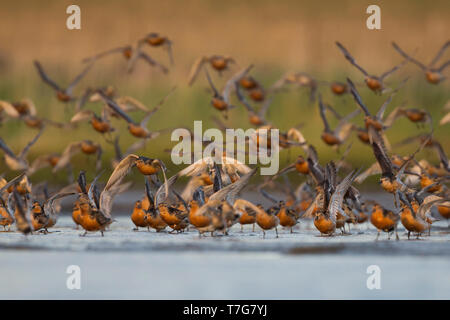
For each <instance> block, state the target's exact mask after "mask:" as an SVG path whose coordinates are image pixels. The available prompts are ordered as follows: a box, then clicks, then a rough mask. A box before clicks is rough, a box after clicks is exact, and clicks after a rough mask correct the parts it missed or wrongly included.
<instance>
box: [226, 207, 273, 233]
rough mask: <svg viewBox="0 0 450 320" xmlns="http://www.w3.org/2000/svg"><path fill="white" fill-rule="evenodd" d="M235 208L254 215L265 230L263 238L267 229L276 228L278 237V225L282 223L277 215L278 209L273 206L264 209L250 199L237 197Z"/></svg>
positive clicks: (242, 212)
mask: <svg viewBox="0 0 450 320" xmlns="http://www.w3.org/2000/svg"><path fill="white" fill-rule="evenodd" d="M233 208H234V209H235V210H236V211H238V212H241V216H242V215H243V214H248V215H250V216H254V217H255V220H256V223H257V225H258V226H259V227H260V228H261V229H262V231H263V238H265V237H266V230H272V229H275V233H276V237H277V238H278V229H277V227H278V225H279V224H280V219H279V218H278V216H277V213H278V210H275V209H274V208H271V209H269V210H267V211H266V210H264V208H262V207H260V206H256V205H254V204H253V203H251V202H250V201H247V200H244V199H237V200H236V202H235V203H234V205H233Z"/></svg>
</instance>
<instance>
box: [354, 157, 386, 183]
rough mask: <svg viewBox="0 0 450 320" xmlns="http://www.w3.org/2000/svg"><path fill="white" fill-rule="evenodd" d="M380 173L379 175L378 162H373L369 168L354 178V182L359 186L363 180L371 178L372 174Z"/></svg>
mask: <svg viewBox="0 0 450 320" xmlns="http://www.w3.org/2000/svg"><path fill="white" fill-rule="evenodd" d="M380 173H381V167H380V164H379V163H378V162H375V163H374V164H372V165H371V166H370V167H369V168H367V169H366V170H365V171H364V172H363V173H361V174H359V175H358V176H357V177H356V178H355V182H356V183H360V184H361V183H363V182H364V180H366V179H367V177H369V176H372V175H374V174H380Z"/></svg>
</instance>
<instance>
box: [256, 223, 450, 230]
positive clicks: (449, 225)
mask: <svg viewBox="0 0 450 320" xmlns="http://www.w3.org/2000/svg"><path fill="white" fill-rule="evenodd" d="M449 226H450V225H449ZM252 232H255V224H253V228H252Z"/></svg>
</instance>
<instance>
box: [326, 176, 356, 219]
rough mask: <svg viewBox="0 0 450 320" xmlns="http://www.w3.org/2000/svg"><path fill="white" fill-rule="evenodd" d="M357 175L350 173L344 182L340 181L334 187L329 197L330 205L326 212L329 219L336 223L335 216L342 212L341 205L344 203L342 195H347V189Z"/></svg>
mask: <svg viewBox="0 0 450 320" xmlns="http://www.w3.org/2000/svg"><path fill="white" fill-rule="evenodd" d="M357 174H358V173H355V171H354V170H353V171H352V172H350V173H349V174H348V175H347V176H346V177H345V178H344V180H342V181H341V183H339V184H338V185H337V187H336V190H335V191H334V193H333V195H332V196H331V199H330V203H329V204H328V212H329V215H330V219H331V220H332V221H333V222H336V214H337V213H338V211H339V212H341V211H342V203H343V201H344V195H345V194H346V193H347V190H348V188H349V187H350V185H351V184H352V182H353V180H354V179H355V178H356V176H357Z"/></svg>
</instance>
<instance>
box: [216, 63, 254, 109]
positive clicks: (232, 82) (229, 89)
mask: <svg viewBox="0 0 450 320" xmlns="http://www.w3.org/2000/svg"><path fill="white" fill-rule="evenodd" d="M251 68H253V65H249V66H248V67H247V68H245V69H243V70H241V71H239V72H237V73H236V74H234V75H233V76H232V77H231V78H230V79H229V80H228V81H227V83H226V84H225V87H224V89H223V93H222V97H223V100H224V101H225V102H226V103H227V104H229V103H230V94H231V92H232V90H234V89H235V88H236V85H235V84H236V83H237V82H238V81H239V80H241V78H242V77H244V76H245V75H247V73H248V72H249V71H250V69H251Z"/></svg>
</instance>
